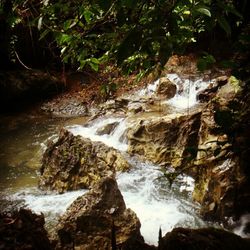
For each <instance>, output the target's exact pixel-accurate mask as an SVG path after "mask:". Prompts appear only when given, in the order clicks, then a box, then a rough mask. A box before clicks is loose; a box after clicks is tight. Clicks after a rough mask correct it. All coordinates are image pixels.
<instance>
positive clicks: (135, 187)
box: [117, 160, 205, 245]
mask: <svg viewBox="0 0 250 250" xmlns="http://www.w3.org/2000/svg"><path fill="white" fill-rule="evenodd" d="M131 164H132V165H134V166H133V170H132V171H131V172H129V173H120V174H119V175H118V178H117V182H118V185H119V189H120V190H121V192H122V195H123V197H124V200H125V203H126V206H127V207H128V208H131V209H132V210H133V211H134V212H135V213H136V214H137V216H138V218H139V219H140V222H141V234H142V235H143V237H144V239H145V241H146V242H147V243H149V244H154V245H157V241H158V231H159V228H160V227H161V229H162V233H163V235H164V234H165V233H167V232H169V231H171V230H172V229H173V228H174V227H176V226H185V227H193V228H194V227H197V226H203V225H205V223H204V222H203V221H202V220H201V219H200V218H199V217H198V215H197V214H196V212H195V207H194V205H193V203H192V202H191V200H190V201H187V197H184V196H182V195H181V191H180V187H178V188H177V187H175V188H174V187H173V188H172V189H170V188H169V186H168V184H167V180H166V179H165V180H160V179H159V177H160V176H161V172H160V171H159V170H158V168H157V166H155V165H153V164H150V163H142V162H139V161H133V160H132V161H131ZM183 182H185V180H183ZM189 182H190V180H189ZM163 183H165V184H163Z"/></svg>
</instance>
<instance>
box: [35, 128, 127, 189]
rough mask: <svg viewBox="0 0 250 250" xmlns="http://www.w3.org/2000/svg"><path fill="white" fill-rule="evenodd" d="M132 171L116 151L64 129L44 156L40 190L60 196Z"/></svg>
mask: <svg viewBox="0 0 250 250" xmlns="http://www.w3.org/2000/svg"><path fill="white" fill-rule="evenodd" d="M129 168H130V165H129V164H128V162H127V161H126V159H125V158H124V157H123V156H122V155H121V153H119V152H118V151H117V150H115V149H113V148H111V147H108V146H106V145H104V144H103V143H101V142H91V141H90V140H89V139H86V138H83V137H81V136H74V135H73V134H71V133H70V132H69V131H67V130H65V129H62V130H61V132H60V135H59V138H58V140H57V141H56V142H55V143H51V144H50V145H49V146H48V148H47V150H46V151H45V153H44V155H43V159H42V166H41V168H40V173H41V176H40V181H39V186H40V188H42V189H49V190H56V191H58V192H59V193H62V192H65V191H68V190H77V189H81V188H89V187H91V186H93V185H94V184H95V183H97V182H98V181H99V180H100V179H101V178H103V177H105V176H111V175H113V174H115V172H116V171H117V170H119V171H125V170H128V169H129Z"/></svg>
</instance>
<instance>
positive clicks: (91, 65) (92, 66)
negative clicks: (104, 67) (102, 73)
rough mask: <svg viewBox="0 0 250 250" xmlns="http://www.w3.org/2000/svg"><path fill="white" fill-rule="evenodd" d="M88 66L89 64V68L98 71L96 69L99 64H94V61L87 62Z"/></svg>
mask: <svg viewBox="0 0 250 250" xmlns="http://www.w3.org/2000/svg"><path fill="white" fill-rule="evenodd" d="M89 66H90V67H91V69H93V70H94V71H98V69H99V65H98V64H96V63H92V62H89Z"/></svg>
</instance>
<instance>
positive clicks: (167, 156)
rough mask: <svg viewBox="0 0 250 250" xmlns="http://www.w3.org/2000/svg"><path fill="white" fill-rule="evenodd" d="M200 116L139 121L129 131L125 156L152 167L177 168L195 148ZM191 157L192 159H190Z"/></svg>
mask: <svg viewBox="0 0 250 250" xmlns="http://www.w3.org/2000/svg"><path fill="white" fill-rule="evenodd" d="M200 115H201V114H200V113H199V112H198V113H196V114H193V115H190V116H188V115H177V116H165V117H162V118H157V119H152V120H149V121H147V122H146V121H145V122H144V121H143V120H142V121H141V122H139V123H138V124H137V126H134V127H133V128H130V129H129V131H128V144H129V147H128V152H129V153H130V154H137V155H142V156H144V157H145V158H146V159H148V160H151V161H152V162H154V163H161V164H166V165H172V166H173V167H179V166H181V165H182V164H184V162H187V161H189V159H191V158H192V157H195V156H196V155H195V153H194V155H191V154H192V152H193V151H192V149H194V150H195V148H197V147H198V132H199V128H200ZM190 157H191V158H190Z"/></svg>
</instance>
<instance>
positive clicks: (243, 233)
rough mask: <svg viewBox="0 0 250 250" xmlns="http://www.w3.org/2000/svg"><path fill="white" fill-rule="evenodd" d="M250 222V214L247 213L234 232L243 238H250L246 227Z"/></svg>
mask: <svg viewBox="0 0 250 250" xmlns="http://www.w3.org/2000/svg"><path fill="white" fill-rule="evenodd" d="M249 223H250V214H245V215H243V216H241V218H240V220H239V221H238V223H237V224H239V225H238V226H237V227H236V228H235V229H234V230H233V232H234V233H235V234H237V235H239V236H241V237H243V238H250V233H249V232H246V231H245V229H246V228H247V226H248V225H249Z"/></svg>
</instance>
